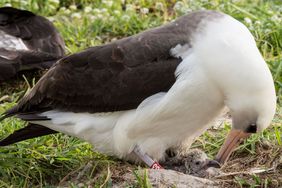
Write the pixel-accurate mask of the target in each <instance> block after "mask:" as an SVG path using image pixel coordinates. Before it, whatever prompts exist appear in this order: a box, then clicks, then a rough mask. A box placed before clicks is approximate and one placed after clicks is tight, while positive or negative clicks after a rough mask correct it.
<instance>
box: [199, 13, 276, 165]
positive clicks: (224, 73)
mask: <svg viewBox="0 0 282 188" xmlns="http://www.w3.org/2000/svg"><path fill="white" fill-rule="evenodd" d="M218 24H219V25H220V26H222V27H223V26H226V28H222V27H219V26H216V27H212V26H211V27H210V30H209V33H208V34H207V36H208V37H207V39H206V42H205V44H200V45H199V49H198V51H199V52H200V53H203V54H200V55H199V57H200V58H204V60H203V62H205V63H204V64H203V66H204V68H205V70H206V71H207V72H206V73H207V75H209V76H210V80H212V83H214V84H215V85H216V87H217V88H218V89H219V90H220V91H221V93H222V98H223V100H224V104H225V105H226V106H227V107H228V108H229V110H230V113H231V116H232V129H231V131H230V133H229V135H228V136H227V138H226V141H225V143H224V144H223V146H222V147H221V149H220V151H219V153H218V154H217V156H216V160H217V161H219V162H220V163H224V162H225V161H226V160H227V159H228V157H229V155H230V154H231V152H232V150H233V149H234V148H235V147H236V146H237V145H238V144H239V142H240V140H241V139H244V138H247V137H249V136H250V135H251V134H252V133H257V132H259V131H262V130H264V129H265V128H267V127H268V126H269V125H270V123H271V120H272V118H273V116H274V114H275V110H276V95H275V88H274V82H273V78H272V75H271V73H270V70H269V68H268V66H267V64H266V62H265V61H264V59H263V57H262V55H261V54H260V52H259V50H258V48H257V46H256V42H255V40H254V37H253V36H252V35H251V33H250V32H249V31H248V29H247V28H246V27H245V26H244V25H243V24H241V23H240V22H238V21H234V20H232V19H231V18H230V17H226V18H225V19H223V20H222V21H221V22H219V23H218ZM218 28H220V29H218ZM210 33H212V35H211V34H210ZM219 33H220V34H219ZM210 35H211V36H210ZM201 50H203V51H201ZM207 54H208V55H207Z"/></svg>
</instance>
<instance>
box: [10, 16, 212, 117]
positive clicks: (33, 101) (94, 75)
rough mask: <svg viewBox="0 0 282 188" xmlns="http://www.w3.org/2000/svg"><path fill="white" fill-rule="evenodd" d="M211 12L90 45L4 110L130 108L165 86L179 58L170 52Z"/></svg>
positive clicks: (170, 81)
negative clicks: (97, 44)
mask: <svg viewBox="0 0 282 188" xmlns="http://www.w3.org/2000/svg"><path fill="white" fill-rule="evenodd" d="M213 14H217V13H215V12H211V11H200V12H195V13H192V14H189V15H186V16H183V17H181V18H179V19H177V20H176V21H174V22H172V23H169V24H166V25H164V26H162V27H158V28H155V29H151V30H148V31H145V32H143V33H140V34H138V35H135V36H132V37H128V38H124V39H122V40H118V41H115V42H113V43H110V44H107V45H102V46H97V47H92V48H89V49H87V50H85V51H82V52H80V53H77V54H73V55H70V56H68V57H66V58H63V59H62V60H60V61H59V62H58V63H56V64H55V66H53V67H52V68H51V69H50V70H49V71H48V72H47V73H46V74H45V75H44V76H43V77H42V78H41V79H40V81H39V82H38V83H37V84H36V85H35V87H34V88H33V89H32V91H31V92H30V93H29V94H28V95H27V96H25V97H24V98H22V99H21V100H20V101H19V103H18V105H17V106H15V107H14V108H12V109H11V110H9V111H8V112H7V113H6V115H7V116H10V115H14V114H25V113H37V112H41V111H45V110H49V109H58V110H63V111H73V112H90V113H95V112H109V111H118V110H128V109H133V108H136V107H137V106H138V105H139V104H140V103H141V102H142V101H143V100H144V99H145V98H147V97H149V96H151V95H153V94H155V93H158V92H162V91H167V90H169V88H170V87H171V86H172V85H173V84H174V82H175V79H176V78H175V75H174V72H175V69H176V67H177V66H178V64H179V63H180V61H181V59H177V58H174V57H171V56H170V49H171V48H173V47H175V46H176V45H178V44H191V35H192V34H191V33H192V32H195V30H196V29H197V25H198V24H199V22H200V21H201V20H202V19H203V18H206V17H209V16H210V15H213Z"/></svg>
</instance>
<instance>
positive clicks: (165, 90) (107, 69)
mask: <svg viewBox="0 0 282 188" xmlns="http://www.w3.org/2000/svg"><path fill="white" fill-rule="evenodd" d="M225 106H227V107H228V108H229V109H230V113H231V115H232V129H231V131H230V134H229V135H228V136H227V138H226V141H225V143H224V144H223V146H222V147H221V149H220V151H219V153H218V155H217V156H216V160H218V161H219V162H220V163H224V162H225V161H226V160H227V158H228V156H229V155H230V153H231V152H232V151H233V149H234V147H235V146H236V145H237V144H238V143H239V141H240V140H241V138H246V137H248V136H249V135H250V134H251V133H256V132H259V131H262V130H263V129H265V128H267V127H268V126H269V124H270V122H271V120H272V118H273V116H274V113H275V106H276V96H275V90H274V84H273V79H272V76H271V73H270V71H269V69H268V67H267V64H266V63H265V61H264V59H263V57H262V56H261V54H260V52H259V50H258V48H257V46H256V43H255V40H254V38H253V36H252V35H251V33H250V32H249V30H248V29H247V28H246V27H245V26H244V25H243V24H242V23H240V22H238V21H237V20H235V19H233V18H232V17H230V16H228V15H225V14H223V13H219V12H215V11H196V12H192V13H190V14H188V15H185V16H182V17H180V18H178V19H176V20H175V21H173V22H171V23H168V24H165V25H163V26H161V27H157V28H153V29H150V30H147V31H144V32H142V33H140V34H137V35H134V36H131V37H127V38H124V39H121V40H117V41H114V42H112V43H109V44H105V45H101V46H95V47H91V48H89V49H86V50H84V51H82V52H80V53H76V54H73V55H70V56H68V57H65V58H63V59H61V60H59V61H58V62H57V63H56V64H55V65H54V66H53V67H52V68H51V69H50V70H49V71H48V72H47V73H46V74H45V75H44V76H43V77H42V78H41V79H40V80H39V81H38V82H37V84H36V85H35V86H34V87H33V88H32V90H31V91H30V92H29V93H28V94H27V95H25V96H24V97H23V98H22V99H21V100H20V101H19V102H18V104H17V105H15V106H14V107H12V108H11V109H9V110H7V111H6V112H5V113H4V114H3V117H2V119H3V118H6V117H11V116H15V117H18V118H21V119H22V120H24V121H27V122H29V123H30V124H29V125H28V126H27V127H25V128H23V129H21V130H18V131H16V132H14V133H13V134H11V135H10V136H8V137H7V138H6V139H4V140H2V141H1V142H0V145H2V146H4V145H8V144H12V143H15V142H17V141H20V140H24V139H28V138H33V137H37V136H42V135H46V134H50V133H54V132H56V131H59V132H63V133H66V134H68V135H72V136H76V137H78V138H81V139H83V140H86V141H88V142H90V143H91V144H92V145H93V146H95V148H96V149H97V150H99V151H100V152H103V153H105V154H108V155H115V156H118V157H120V158H126V159H132V158H136V156H137V158H140V159H142V160H143V161H144V162H146V163H147V164H148V165H149V166H152V167H153V168H158V164H157V163H156V162H154V160H157V161H158V160H160V159H162V158H163V157H164V153H165V151H166V150H167V149H168V148H171V147H175V146H178V145H181V144H182V143H185V144H186V146H187V147H189V146H190V145H191V143H192V142H193V140H194V138H196V137H197V136H199V135H200V134H202V133H203V132H204V131H205V130H206V129H207V128H208V127H209V126H210V122H211V121H212V120H213V119H214V118H215V117H217V116H218V115H219V114H220V112H221V110H222V109H223V108H224V107H225Z"/></svg>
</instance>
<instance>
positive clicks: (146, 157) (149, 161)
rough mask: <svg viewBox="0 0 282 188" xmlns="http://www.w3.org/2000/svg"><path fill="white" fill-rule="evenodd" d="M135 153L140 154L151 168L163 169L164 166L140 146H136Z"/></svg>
mask: <svg viewBox="0 0 282 188" xmlns="http://www.w3.org/2000/svg"><path fill="white" fill-rule="evenodd" d="M133 153H134V154H135V155H137V156H138V158H140V159H141V160H142V161H143V162H144V163H145V164H146V165H148V166H149V167H150V168H151V169H162V168H163V167H162V166H161V165H160V164H159V163H158V162H157V161H154V160H153V159H152V158H151V157H150V156H149V155H147V154H146V153H144V152H143V151H141V150H140V148H139V147H138V146H135V148H134V149H133Z"/></svg>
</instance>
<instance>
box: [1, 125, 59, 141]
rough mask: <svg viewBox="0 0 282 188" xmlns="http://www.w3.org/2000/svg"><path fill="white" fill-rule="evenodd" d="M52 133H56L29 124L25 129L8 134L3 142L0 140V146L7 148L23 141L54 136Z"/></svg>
mask: <svg viewBox="0 0 282 188" xmlns="http://www.w3.org/2000/svg"><path fill="white" fill-rule="evenodd" d="M54 133H57V131H54V130H52V129H49V128H47V127H44V126H41V125H36V124H31V123H30V124H28V125H27V126H26V127H24V128H22V129H19V130H16V131H15V132H14V133H12V134H10V135H9V136H8V137H7V138H5V139H4V140H1V141H0V146H7V145H10V144H14V143H16V142H20V141H23V140H27V139H31V138H36V137H40V136H45V135H49V134H54Z"/></svg>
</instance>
